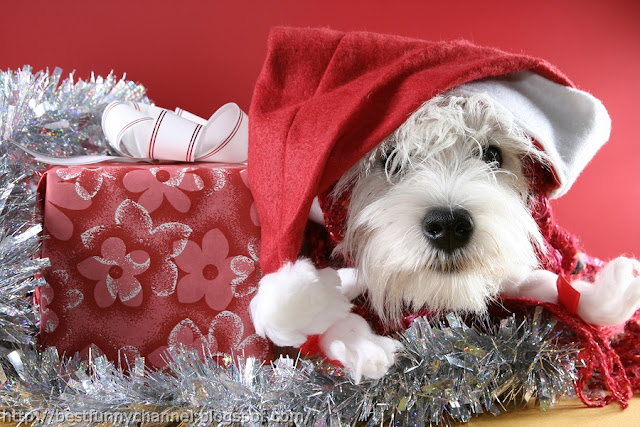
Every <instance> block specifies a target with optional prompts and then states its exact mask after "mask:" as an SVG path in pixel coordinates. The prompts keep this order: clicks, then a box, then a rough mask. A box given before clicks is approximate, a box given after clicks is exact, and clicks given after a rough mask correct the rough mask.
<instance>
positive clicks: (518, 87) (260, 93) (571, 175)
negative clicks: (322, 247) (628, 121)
mask: <svg viewBox="0 0 640 427" xmlns="http://www.w3.org/2000/svg"><path fill="white" fill-rule="evenodd" d="M470 82H472V83H470ZM452 88H456V89H455V90H457V91H460V92H463V93H478V92H483V93H487V94H488V95H490V96H493V97H494V98H495V99H496V101H497V102H498V103H499V104H502V105H503V106H504V107H505V108H507V109H509V110H510V111H512V112H513V113H514V116H515V118H516V123H518V124H519V125H520V126H522V128H523V129H524V130H525V131H526V132H528V133H529V135H530V136H531V137H532V138H534V139H535V140H536V141H538V142H539V143H540V145H541V146H542V149H544V150H545V152H546V153H547V154H548V156H549V158H550V159H551V163H552V164H551V167H552V168H553V175H554V177H555V182H554V183H553V185H552V186H551V187H550V188H552V190H551V193H550V196H552V197H558V196H560V195H562V194H564V193H565V192H566V191H567V190H568V189H569V187H570V186H571V184H572V183H573V181H574V180H575V179H576V178H577V176H578V174H579V173H580V171H581V170H582V169H583V168H584V166H585V165H586V163H587V162H588V161H589V160H590V159H591V157H592V156H593V155H594V154H595V152H596V151H597V150H598V148H599V147H600V146H602V144H604V143H605V142H606V140H607V139H608V136H609V130H610V121H609V116H608V115H607V112H606V110H605V109H604V107H603V106H602V104H601V103H600V102H599V101H598V100H597V99H595V98H593V97H592V96H591V95H589V94H587V93H586V92H582V91H579V90H576V89H575V88H574V85H573V84H572V83H571V81H570V80H569V79H568V78H567V77H565V76H564V75H563V74H562V73H561V72H559V71H558V70H557V69H556V68H555V67H553V66H552V65H550V64H549V63H547V62H546V61H544V60H541V59H538V58H533V57H530V56H527V55H522V54H511V53H507V52H503V51H501V50H498V49H494V48H487V47H480V46H476V45H473V44H471V43H469V42H467V41H453V42H431V41H423V40H415V39H409V38H404V37H398V36H390V35H381V34H373V33H367V32H352V33H343V32H338V31H333V30H329V29H310V28H304V29H298V28H275V29H273V30H272V31H271V34H270V36H269V46H268V52H267V58H266V60H265V64H264V66H263V69H262V72H261V73H260V76H259V77H258V81H257V83H256V88H255V92H254V95H253V99H252V103H251V108H250V110H249V117H250V126H249V179H250V181H251V188H252V192H253V194H254V197H255V201H256V206H257V209H258V213H259V216H260V222H261V226H262V242H261V256H260V258H261V267H262V268H263V271H264V272H265V273H271V272H275V271H277V270H278V269H279V268H280V267H281V266H282V265H283V264H284V263H286V262H289V261H294V260H295V259H296V258H297V256H298V252H299V250H300V246H301V243H302V238H303V233H304V229H305V224H306V221H307V218H308V215H309V210H310V208H311V205H312V201H313V199H314V198H315V197H316V196H318V195H319V194H321V193H323V192H325V191H326V190H328V189H329V188H330V187H331V186H332V185H333V184H334V183H335V182H336V181H337V180H338V179H339V178H340V177H341V176H342V175H343V174H344V173H345V172H346V171H347V170H348V169H349V168H350V167H351V166H353V165H354V164H355V163H356V162H357V161H358V160H359V159H361V158H362V157H363V156H364V155H365V154H366V153H368V152H369V151H371V150H372V149H373V148H374V147H375V146H376V145H377V144H379V143H380V142H381V141H382V140H383V139H384V138H385V137H387V136H388V135H389V134H391V133H392V132H393V131H394V130H395V129H396V128H397V127H398V126H400V124H402V123H403V122H404V121H405V120H406V119H407V118H408V116H409V115H410V114H411V113H412V112H414V111H415V110H416V109H417V108H418V107H419V106H420V105H421V104H422V103H424V102H425V101H427V100H429V99H431V98H432V97H434V96H436V95H438V94H441V93H442V92H444V91H446V90H449V89H452Z"/></svg>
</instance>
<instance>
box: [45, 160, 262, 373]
mask: <svg viewBox="0 0 640 427" xmlns="http://www.w3.org/2000/svg"><path fill="white" fill-rule="evenodd" d="M40 196H41V206H43V209H44V233H45V239H44V242H43V246H42V256H43V257H47V258H49V259H50V261H51V267H50V268H48V269H47V270H46V271H45V273H44V276H45V279H46V281H47V285H45V286H43V287H41V288H40V289H39V290H38V292H37V293H36V302H37V303H38V304H39V307H40V313H41V325H40V343H41V345H43V346H45V347H48V346H55V347H56V348H57V349H58V351H59V352H60V353H66V355H72V354H74V353H76V352H80V354H81V355H85V356H86V354H87V353H88V350H89V349H90V348H91V349H92V350H93V352H94V354H95V352H98V353H102V354H104V355H106V356H107V357H108V358H110V359H111V360H114V361H118V360H123V359H122V358H123V356H126V357H127V360H129V361H132V360H133V357H136V356H144V357H146V360H147V362H148V363H149V364H150V365H152V366H156V367H162V366H164V364H165V359H166V357H165V352H166V350H167V349H168V347H169V346H178V345H182V346H184V347H187V348H193V349H196V350H198V351H199V352H201V354H209V353H211V354H214V355H216V354H220V353H225V354H235V355H241V354H244V355H245V356H255V357H257V358H260V359H268V358H269V357H270V354H271V348H270V346H269V344H268V343H267V341H266V340H265V339H263V338H261V337H259V336H258V335H256V334H255V331H254V328H253V325H252V323H251V318H250V316H249V311H248V306H249V302H250V300H251V298H252V297H253V293H254V292H255V291H256V289H257V286H258V281H259V280H260V277H261V274H262V273H261V272H260V270H259V266H258V252H259V237H260V225H259V222H258V217H257V214H256V209H255V205H254V203H253V199H252V196H251V192H250V190H249V187H248V181H247V174H246V166H245V165H231V164H224V165H221V164H198V165H183V164H179V165H160V166H152V165H146V164H101V165H96V166H82V167H56V168H53V169H50V170H48V171H47V172H46V174H45V176H44V177H43V180H42V181H41V184H40Z"/></svg>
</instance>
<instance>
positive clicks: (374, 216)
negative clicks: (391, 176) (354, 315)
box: [338, 160, 543, 323]
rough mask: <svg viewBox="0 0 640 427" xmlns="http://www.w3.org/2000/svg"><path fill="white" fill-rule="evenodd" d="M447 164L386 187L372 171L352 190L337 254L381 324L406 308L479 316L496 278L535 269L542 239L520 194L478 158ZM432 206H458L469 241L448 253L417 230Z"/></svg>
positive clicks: (381, 177)
mask: <svg viewBox="0 0 640 427" xmlns="http://www.w3.org/2000/svg"><path fill="white" fill-rule="evenodd" d="M445 163H446V162H445ZM454 163H455V165H454V166H453V167H452V166H451V164H449V165H446V164H443V163H442V162H433V163H431V162H427V163H425V164H423V165H417V166H416V167H415V170H412V171H411V172H410V173H408V174H407V176H405V177H403V178H402V179H401V180H400V181H399V182H397V183H395V184H393V185H390V183H389V182H388V181H387V179H386V177H385V176H384V173H383V172H381V171H371V173H370V174H369V175H367V176H364V177H361V179H359V180H358V181H357V182H356V184H355V186H354V188H353V192H352V199H351V204H350V207H349V214H348V217H347V224H346V227H345V237H344V240H343V242H342V244H341V245H340V246H339V248H338V249H339V250H341V251H343V252H345V253H348V254H349V255H350V256H351V257H352V259H353V260H354V262H355V266H356V269H357V271H358V280H359V281H360V282H361V283H362V285H363V287H364V288H366V289H367V290H368V296H369V301H370V303H371V305H372V307H373V308H374V309H375V311H376V312H377V314H378V315H379V316H380V317H381V318H382V319H383V320H386V321H389V322H392V323H395V322H397V321H398V320H399V319H400V317H401V314H402V311H403V309H404V308H405V307H406V308H409V307H410V308H411V309H412V310H420V309H422V308H426V309H428V310H434V311H444V310H454V311H458V312H473V313H483V312H484V311H486V307H487V304H488V302H489V301H490V300H491V299H492V298H494V297H495V296H496V295H497V294H498V293H499V291H500V284H501V282H502V281H503V280H505V279H506V278H507V277H508V276H510V275H512V274H522V273H524V272H527V271H530V270H532V269H533V268H535V267H536V266H537V264H538V260H537V256H536V252H535V247H536V246H537V247H538V248H542V246H543V243H542V242H543V239H542V236H541V235H540V231H539V229H538V226H537V224H536V223H535V221H534V220H533V219H532V217H531V215H530V212H529V210H528V208H527V206H526V202H525V201H524V200H523V196H522V195H521V194H519V193H518V191H517V190H516V189H515V188H513V186H511V184H508V183H507V182H503V180H501V179H498V178H497V177H496V175H494V174H492V173H487V166H486V165H485V164H482V163H481V162H478V161H477V160H473V161H471V160H470V161H464V160H462V161H458V162H454ZM510 178H513V177H510ZM506 181H509V180H506ZM437 207H448V208H450V209H457V208H463V209H466V210H467V211H468V212H469V213H470V214H471V217H472V219H473V223H474V230H473V234H472V236H471V239H470V241H469V242H468V243H467V245H466V246H465V247H463V248H461V249H458V250H456V251H454V252H453V253H452V254H450V255H447V254H446V253H444V252H443V251H439V250H437V249H436V248H435V247H433V246H432V245H431V244H430V243H429V241H428V239H427V238H426V237H425V235H424V233H423V227H422V224H423V218H424V217H425V215H426V213H427V212H428V211H429V210H430V209H433V208H437Z"/></svg>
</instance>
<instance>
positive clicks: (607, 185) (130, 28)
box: [0, 0, 640, 259]
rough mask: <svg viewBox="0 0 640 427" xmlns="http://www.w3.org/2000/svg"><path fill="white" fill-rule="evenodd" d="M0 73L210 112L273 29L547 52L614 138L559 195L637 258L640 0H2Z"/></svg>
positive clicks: (585, 238) (610, 242) (595, 235)
mask: <svg viewBox="0 0 640 427" xmlns="http://www.w3.org/2000/svg"><path fill="white" fill-rule="evenodd" d="M0 12H1V18H0V37H1V40H2V49H1V50H0V52H1V55H0V68H1V69H3V70H6V69H8V68H10V69H15V68H19V67H22V66H23V65H24V64H30V65H32V66H33V68H34V70H39V69H42V68H46V67H49V68H53V67H55V66H59V67H62V68H63V69H64V70H65V71H72V70H74V69H75V70H76V74H75V75H76V77H78V78H86V77H88V76H89V74H90V72H91V71H95V73H96V74H100V75H106V74H107V73H108V72H109V71H110V70H112V69H113V70H114V71H115V72H116V73H117V74H118V75H121V74H122V73H125V72H126V73H127V78H128V79H131V80H135V81H138V82H140V83H142V84H144V85H145V86H146V87H147V88H148V95H149V97H150V98H151V99H153V100H154V101H155V103H156V104H157V105H160V106H162V107H166V108H171V109H172V108H174V107H175V106H181V107H182V108H185V109H187V110H189V111H192V112H194V113H196V114H199V115H201V116H207V117H208V116H209V115H210V114H211V113H212V112H213V111H215V109H217V108H218V107H219V106H221V105H222V104H223V103H225V102H228V101H234V102H237V103H238V104H239V105H240V106H241V107H242V108H243V109H244V110H245V111H247V110H248V108H249V102H250V99H251V93H252V89H253V85H254V82H255V79H256V77H257V75H258V73H259V71H260V67H261V65H262V61H263V60H264V56H265V53H266V38H267V33H268V31H269V28H270V27H272V26H273V25H294V26H328V27H332V28H335V29H340V30H368V31H376V32H387V33H395V34H400V35H406V36H411V37H419V38H425V39H431V40H441V39H451V38H466V39H470V40H472V41H474V42H475V43H478V44H484V45H491V46H496V47H499V48H502V49H505V50H509V51H515V52H524V53H528V54H531V55H535V56H540V57H543V58H545V59H547V60H549V61H550V62H551V63H553V64H555V65H556V66H558V67H559V68H560V69H561V70H562V71H564V72H565V73H566V74H567V75H568V76H569V77H570V78H571V79H572V80H573V81H574V82H575V83H576V84H577V86H578V87H579V88H581V89H584V90H587V91H589V92H591V93H592V94H594V95H595V96H596V97H598V98H600V99H601V100H602V101H603V102H604V104H605V106H606V107H607V108H608V110H609V113H610V115H611V117H612V119H613V131H612V135H611V140H610V142H609V143H608V144H607V145H606V146H605V147H604V148H603V149H602V150H601V151H600V152H599V154H598V155H597V156H596V158H595V159H594V160H593V161H592V163H591V164H590V165H589V166H588V167H587V169H586V170H585V171H584V173H583V174H582V176H581V177H580V179H579V180H578V182H577V184H576V185H575V186H574V187H573V189H572V190H571V191H570V192H569V194H568V195H566V196H564V197H563V198H562V199H560V200H558V201H556V202H555V203H554V207H555V211H556V214H557V217H558V220H559V223H560V224H562V225H563V226H564V227H565V228H567V229H569V230H570V231H572V232H574V233H575V234H577V235H578V236H579V237H580V238H581V239H582V242H583V245H584V246H585V248H587V250H588V252H590V253H591V254H592V255H596V256H599V257H602V258H605V259H609V258H612V257H614V256H617V255H619V254H623V253H626V254H629V255H635V256H636V257H640V141H639V139H640V138H639V137H638V134H639V132H638V130H637V129H638V122H639V121H640V108H638V106H637V105H636V104H635V100H636V99H638V98H640V25H639V24H638V23H639V22H640V2H638V1H635V0H608V1H606V2H605V1H597V0H593V1H592V0H572V1H549V0H538V1H535V2H516V1H512V0H506V1H496V0H494V1H492V0H485V1H461V0H459V1H455V2H454V1H446V2H445V1H438V2H433V1H429V0H416V1H401V0H396V1H393V2H391V1H389V2H375V1H365V0H358V1H344V0H323V1H316V2H310V1H300V0H277V1H276V0H271V1H236V2H231V1H226V2H223V1H219V0H206V1H181V2H178V1H170V2H169V1H160V0H156V1H126V0H117V1H116V0H111V1H46V2H45V1H23V2H18V1H12V2H5V3H3V5H2V10H1V11H0Z"/></svg>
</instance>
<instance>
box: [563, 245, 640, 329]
mask: <svg viewBox="0 0 640 427" xmlns="http://www.w3.org/2000/svg"><path fill="white" fill-rule="evenodd" d="M571 285H572V286H573V287H574V289H576V290H577V291H578V292H580V302H579V303H578V315H579V316H580V317H581V318H582V319H583V320H585V321H586V322H589V323H591V324H594V325H602V326H612V325H619V324H621V323H624V322H625V321H627V320H628V319H629V318H630V317H631V316H632V315H633V313H635V311H636V310H638V309H639V308H640V262H639V261H637V260H634V259H630V258H625V257H619V258H616V259H614V260H613V261H610V262H609V263H608V264H607V265H606V266H605V267H604V268H603V269H602V271H600V272H599V273H598V275H597V276H596V279H595V281H594V282H593V283H588V282H583V281H580V280H578V281H575V282H573V283H572V284H571Z"/></svg>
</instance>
